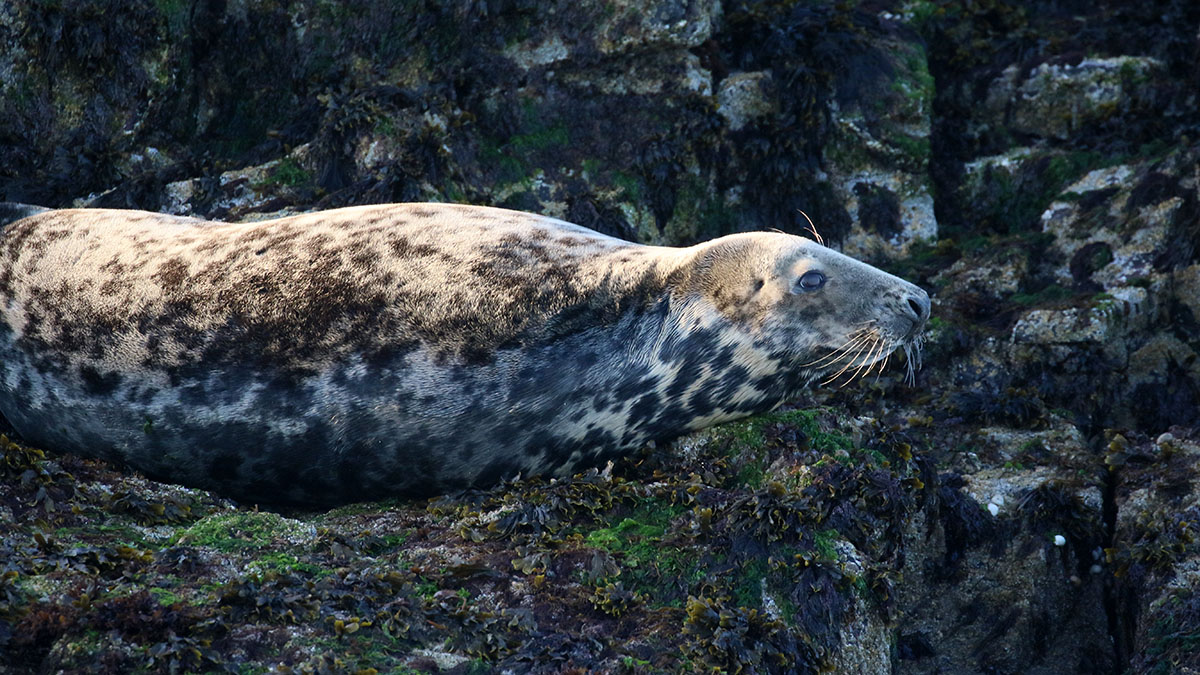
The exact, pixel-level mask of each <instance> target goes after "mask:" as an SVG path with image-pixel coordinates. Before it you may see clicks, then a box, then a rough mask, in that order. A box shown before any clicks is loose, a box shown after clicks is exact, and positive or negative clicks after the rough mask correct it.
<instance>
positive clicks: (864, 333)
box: [802, 319, 925, 387]
mask: <svg viewBox="0 0 1200 675" xmlns="http://www.w3.org/2000/svg"><path fill="white" fill-rule="evenodd" d="M865 323H866V325H864V326H862V327H861V328H858V329H856V330H854V331H853V332H851V333H850V334H849V335H848V336H846V341H845V342H843V343H842V344H841V345H840V346H838V347H836V348H834V349H833V350H832V351H830V352H829V353H828V354H826V355H825V356H822V357H821V358H819V359H817V360H815V361H810V362H809V363H806V364H804V365H803V366H802V367H803V368H813V369H814V370H816V371H817V372H818V373H819V375H818V377H819V376H823V375H825V374H826V373H829V372H833V374H832V375H829V376H828V377H826V378H825V379H824V380H822V382H821V384H822V385H826V384H829V383H831V382H836V381H838V380H839V379H841V378H842V377H843V376H845V381H844V382H839V383H838V387H844V386H846V385H848V384H850V383H851V382H853V381H854V380H856V379H859V378H860V377H861V378H863V379H866V378H867V377H869V376H870V375H871V372H872V371H874V372H875V378H876V379H878V378H879V375H880V374H881V373H882V372H883V370H884V369H885V368H887V364H888V361H889V360H890V359H891V358H892V354H894V353H896V351H897V350H903V352H904V365H905V373H904V382H905V383H906V384H909V385H912V384H915V382H916V371H917V370H918V369H920V367H921V346H922V345H923V344H924V342H925V336H924V334H923V333H920V332H917V331H912V332H910V333H908V334H907V335H904V336H903V337H901V338H898V339H897V338H895V337H893V336H891V335H885V334H884V333H883V331H881V330H880V329H879V327H878V326H877V325H875V324H876V321H875V320H874V319H872V320H870V321H867V322H865Z"/></svg>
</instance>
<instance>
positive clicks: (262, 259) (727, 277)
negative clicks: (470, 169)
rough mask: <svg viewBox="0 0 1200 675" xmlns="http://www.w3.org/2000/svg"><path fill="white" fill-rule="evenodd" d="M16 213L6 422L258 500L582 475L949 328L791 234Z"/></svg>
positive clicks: (8, 296)
mask: <svg viewBox="0 0 1200 675" xmlns="http://www.w3.org/2000/svg"><path fill="white" fill-rule="evenodd" d="M0 215H2V214H0ZM16 215H17V216H21V215H25V216H27V217H21V218H20V219H18V220H15V221H14V222H10V223H9V224H8V225H6V226H4V229H3V232H2V233H0V412H2V413H3V414H4V416H5V417H6V418H7V419H8V420H9V422H10V423H11V424H12V425H13V426H14V428H15V429H16V430H17V431H18V432H19V433H20V434H21V435H22V436H23V437H24V438H25V439H26V440H28V441H29V442H31V443H34V444H38V445H41V446H43V447H46V448H49V449H56V450H62V451H68V452H73V453H78V454H82V455H88V456H98V457H102V458H106V459H109V460H117V461H121V462H124V463H127V464H129V465H131V466H133V467H135V468H137V469H139V470H141V471H143V472H145V473H146V474H148V475H150V476H152V477H155V478H160V479H165V480H170V481H173V482H179V483H184V484H188V485H193V486H197V487H203V488H208V489H213V490H216V491H219V492H223V493H225V494H229V495H231V496H234V497H237V498H241V499H244V500H247V501H255V502H267V503H272V502H274V503H279V502H291V503H300V504H312V505H321V504H334V503H341V502H346V501H355V500H362V499H368V498H376V497H383V496H389V495H403V496H424V495H431V494H437V493H441V492H444V491H449V490H454V489H460V488H464V487H469V486H483V485H488V484H491V483H494V482H497V481H498V480H500V479H503V478H507V477H512V476H516V475H532V474H544V473H550V474H559V475H561V474H564V473H569V472H571V471H574V470H577V469H578V468H579V467H581V466H583V465H586V464H588V463H596V462H599V461H601V460H602V459H603V458H604V457H605V456H607V455H611V454H612V453H618V452H622V451H627V450H629V449H631V448H635V447H637V446H640V445H643V444H644V443H646V442H647V441H650V440H656V439H666V438H670V437H673V436H677V435H679V434H681V433H684V432H687V431H690V430H694V429H699V428H703V427H705V426H708V425H711V424H714V423H718V422H721V421H725V420H730V419H735V418H738V417H743V416H746V415H750V414H753V413H755V412H760V411H764V410H768V409H770V408H772V407H774V406H776V405H778V404H779V403H780V402H782V401H784V400H786V399H788V398H789V397H792V396H794V395H795V394H796V393H797V391H798V389H799V388H800V387H801V386H803V385H804V384H805V383H807V382H808V381H809V380H811V379H812V378H814V377H816V376H818V375H820V374H822V373H830V372H835V371H837V370H838V369H842V371H843V372H845V370H846V369H861V368H863V367H869V366H870V365H871V364H874V363H877V362H879V361H881V360H882V359H884V358H885V357H886V356H887V355H888V354H889V353H891V352H892V351H893V350H895V349H896V348H898V347H904V346H906V345H909V344H911V343H912V341H913V340H914V339H915V337H916V336H917V335H918V334H919V331H920V329H921V327H922V326H923V324H924V322H925V320H926V318H927V317H928V313H929V300H928V296H927V295H926V294H925V293H924V292H923V291H921V290H920V289H919V288H917V287H915V286H913V285H911V284H909V283H907V282H905V281H903V280H901V279H898V278H896V277H893V276H891V275H888V274H886V273H884V272H882V271H880V270H877V269H875V268H873V267H870V266H868V265H865V264H863V263H860V262H857V261H855V260H852V259H850V258H847V257H845V256H842V255H840V254H838V253H836V252H834V251H832V250H830V249H827V248H824V247H822V246H820V245H818V244H816V243H815V242H812V241H809V240H807V239H803V238H800V237H794V236H790V235H785V234H777V233H747V234H738V235H731V236H728V237H724V238H721V239H716V240H713V241H710V242H706V243H703V244H699V245H697V246H693V247H689V248H665V247H651V246H642V245H638V244H633V243H629V242H625V241H621V240H619V239H615V238H612V237H608V236H604V235H601V234H598V233H596V232H593V231H591V230H588V229H586V228H583V227H580V226H577V225H572V224H570V223H565V222H562V221H558V220H555V219H552V218H547V217H543V216H536V215H530V214H526V213H519V212H513V211H506V210H501V209H493V208H487V207H474V206H463V205H448V204H396V205H380V206H363V207H352V208H346V209H338V210H334V211H326V212H320V213H313V214H308V215H301V216H294V217H289V218H282V219H277V220H272V221H264V222H254V223H212V222H205V221H201V220H196V219H190V218H181V217H174V216H166V215H160V214H155V213H147V212H140V211H119V210H102V209H68V210H57V211H42V212H35V211H32V210H31V211H28V212H19V213H16ZM14 217H16V216H14ZM814 272H815V273H816V276H814V274H812V273H814ZM801 279H804V280H805V281H804V283H801ZM817 282H820V283H819V284H818V283H817Z"/></svg>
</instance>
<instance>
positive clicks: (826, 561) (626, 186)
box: [0, 0, 1200, 673]
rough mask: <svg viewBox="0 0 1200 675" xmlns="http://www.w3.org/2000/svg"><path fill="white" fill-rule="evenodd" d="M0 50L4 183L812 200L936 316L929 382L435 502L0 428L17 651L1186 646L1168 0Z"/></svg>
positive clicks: (649, 654) (1012, 665)
mask: <svg viewBox="0 0 1200 675" xmlns="http://www.w3.org/2000/svg"><path fill="white" fill-rule="evenodd" d="M0 44H3V45H4V48H3V49H2V50H0V199H3V200H13V201H26V202H31V203H38V204H42V205H46V206H69V205H90V206H108V207H130V208H144V209H150V210H159V211H164V212H171V213H188V214H197V215H203V216H207V217H211V218H220V219H252V218H264V217H269V216H271V215H275V214H280V213H293V212H299V211H308V210H314V209H321V208H329V207H335V206H342V205H348V204H359V203H369V202H389V201H421V200H437V201H458V202H469V203H479V204H492V205H500V206H506V207H510V208H518V209H524V210H530V211H537V212H541V213H546V214H550V215H554V216H558V217H561V218H565V219H567V220H571V221H574V222H577V223H580V224H583V225H586V226H589V227H592V228H595V229H597V230H600V231H603V232H607V233H610V234H615V235H618V236H622V237H625V238H629V239H637V240H639V241H644V242H651V243H667V244H689V243H692V242H695V241H698V240H702V239H706V238H710V237H713V236H717V235H720V234H724V233H728V232H733V231H742V230H754V229H765V228H777V229H780V230H783V231H786V232H793V233H797V234H804V233H805V232H806V231H807V230H808V229H809V223H808V220H807V218H806V217H805V214H807V216H809V217H811V218H812V219H813V221H814V222H815V225H816V228H817V230H818V231H819V232H820V233H821V234H822V235H823V236H824V237H825V239H826V240H827V241H828V242H829V243H831V244H832V245H834V246H837V247H840V248H842V249H843V250H845V251H846V252H848V253H852V254H854V255H856V256H859V257H862V258H865V259H867V260H869V261H871V262H874V263H876V264H878V265H880V266H883V267H885V268H887V269H889V270H891V271H894V272H896V273H898V274H901V275H903V276H906V277H907V278H909V279H911V280H913V281H915V282H918V283H920V284H922V285H923V286H924V287H926V288H927V289H928V290H930V291H931V293H932V295H933V297H934V303H935V304H934V317H935V318H934V320H933V323H932V327H931V330H930V335H929V336H928V340H927V347H926V350H925V367H924V369H923V370H921V371H920V372H919V374H918V378H917V382H916V385H915V386H908V385H905V384H903V383H902V382H901V381H900V380H901V378H900V377H899V373H898V372H890V373H885V374H883V375H881V376H880V377H879V378H878V379H875V380H873V381H866V382H858V383H855V384H852V385H849V386H846V387H843V388H836V387H834V388H829V389H820V388H817V389H814V391H813V392H812V393H811V395H810V397H809V398H808V399H807V400H804V401H799V402H797V403H796V406H795V407H796V409H789V410H785V411H783V412H781V413H776V414H773V415H771V416H768V417H765V418H759V419H755V420H750V421H747V422H743V423H736V424H732V425H726V426H724V427H720V428H718V429H715V430H711V431H709V432H706V433H703V434H699V435H696V436H694V437H689V438H685V439H681V440H680V441H678V442H677V443H675V444H673V446H672V447H670V448H666V449H664V448H658V449H652V450H649V451H647V453H646V454H645V455H643V456H639V457H637V458H634V459H632V460H630V461H628V462H623V463H621V464H619V465H618V466H615V467H611V468H610V469H606V470H603V471H597V472H592V473H588V474H584V475H581V476H579V477H577V478H576V479H574V480H572V481H560V482H557V483H545V482H541V481H537V480H531V481H524V482H520V483H516V484H510V485H505V486H501V487H500V488H497V489H495V490H492V491H488V492H485V493H471V494H465V495H453V496H449V497H446V498H444V499H440V500H436V501H433V502H430V503H417V504H413V503H387V504H378V503H376V504H367V505H362V506H360V507H353V508H346V509H339V510H336V511H332V512H328V513H285V514H276V513H268V512H260V511H258V510H255V509H254V508H252V505H237V504H232V503H230V502H227V501H223V500H221V499H219V498H216V497H213V496H211V495H207V494H205V493H200V492H196V491H191V490H184V489H182V488H177V487H173V486H166V485H158V484H153V483H150V482H147V481H145V480H143V479H140V478H138V477H136V476H133V475H130V474H128V473H122V472H116V471H114V470H113V469H112V468H110V467H105V466H102V465H100V464H98V463H95V462H84V461H81V460H78V459H75V458H70V457H61V456H54V455H50V456H46V455H43V454H41V453H40V452H39V451H36V450H32V449H28V448H25V447H24V446H21V445H19V444H14V443H11V442H4V443H2V444H0V446H2V447H0V450H2V451H3V458H4V461H3V462H0V475H3V476H4V480H3V481H2V483H0V534H2V535H3V539H2V540H0V566H2V568H3V569H2V570H0V664H10V665H7V666H5V665H0V671H2V670H3V669H4V668H6V667H7V668H9V669H11V670H12V671H13V672H22V671H25V670H29V669H34V670H38V669H41V670H45V671H51V670H58V669H62V670H67V671H93V670H95V669H96V668H108V669H124V670H128V669H134V668H143V669H150V670H179V669H197V670H198V669H204V670H219V669H233V670H238V669H240V670H244V671H254V672H258V671H264V670H267V669H270V668H276V669H277V670H281V671H284V672H325V671H339V672H340V671H345V670H358V669H362V670H366V669H370V668H375V669H378V670H381V671H383V670H400V669H409V670H410V671H430V670H438V669H441V670H445V671H451V672H491V671H496V672H504V671H508V672H562V671H571V670H572V669H579V670H581V671H582V670H588V669H592V670H601V671H622V670H624V671H627V672H643V671H645V672H658V671H666V672H674V671H701V670H706V669H709V668H714V667H715V668H721V669H725V670H730V671H734V672H738V671H741V672H809V671H816V670H817V669H820V668H832V669H833V670H835V671H836V672H847V673H850V672H902V673H926V672H928V673H935V672H938V673H976V672H978V673H1016V672H1034V673H1037V672H1041V673H1066V672H1079V673H1097V672H1113V673H1116V672H1125V671H1127V670H1128V671H1131V672H1137V673H1165V672H1187V671H1189V669H1193V670H1194V669H1197V668H1200V656H1198V653H1200V652H1198V651H1197V650H1196V649H1195V645H1196V641H1197V640H1198V639H1200V609H1198V608H1200V600H1198V598H1200V578H1198V577H1197V575H1196V573H1195V569H1196V567H1197V565H1198V564H1200V542H1198V541H1197V535H1196V534H1195V530H1196V527H1197V526H1196V523H1197V522H1200V513H1198V512H1197V510H1198V509H1200V483H1198V480H1200V473H1198V472H1197V468H1196V459H1197V457H1200V359H1198V358H1197V353H1198V351H1200V251H1198V250H1197V247H1198V246H1200V141H1197V138H1200V113H1198V112H1197V111H1198V110H1200V101H1198V100H1197V97H1198V96H1200V7H1197V6H1196V5H1195V4H1194V3H1192V2H1186V1H1184V0H1176V1H1171V0H1163V1H1158V2H1144V3H1137V4H1133V3H1125V2H1117V1H1116V0H1113V1H1111V2H1100V3H1082V2H1070V1H1066V2H1020V3H1004V2H990V1H986V0H985V1H982V2H978V1H977V2H958V1H951V0H934V1H919V2H918V1H909V2H889V1H887V0H884V1H880V2H860V3H826V2H816V3H774V2H729V1H726V2H716V1H711V2H710V1H705V0H693V1H691V2H689V1H687V0H659V1H655V2H651V3H632V2H624V1H616V2H590V1H588V2H561V3H556V2H538V1H536V0H529V1H525V0H513V1H507V2H506V1H503V0H502V1H500V2H474V1H467V0H463V1H460V2H449V3H431V2H430V3H426V2H419V1H418V2H408V3H392V2H383V1H382V0H380V1H378V2H376V1H367V2H361V3H353V4H351V3H334V2H320V1H309V2H274V1H269V0H244V1H230V2H223V1H219V0H156V1H155V2H141V3H118V4H111V3H106V2H98V1H97V2H92V1H91V0H78V1H77V2H61V3H60V2H35V1H33V0H17V1H16V2H12V3H7V4H5V5H4V6H2V7H0ZM47 450H53V449H47Z"/></svg>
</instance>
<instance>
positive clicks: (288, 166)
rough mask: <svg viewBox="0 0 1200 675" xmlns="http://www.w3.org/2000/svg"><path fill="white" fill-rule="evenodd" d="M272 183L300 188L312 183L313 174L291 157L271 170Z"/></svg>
mask: <svg viewBox="0 0 1200 675" xmlns="http://www.w3.org/2000/svg"><path fill="white" fill-rule="evenodd" d="M270 182H272V183H275V184H277V185H283V186H285V187H291V188H294V187H300V186H302V185H307V184H308V183H311V182H312V174H311V173H309V172H308V171H306V170H305V169H304V167H302V166H300V163H299V162H297V161H296V160H294V159H292V158H291V157H285V158H283V159H281V160H280V161H279V164H276V165H275V168H273V169H272V170H271V177H270Z"/></svg>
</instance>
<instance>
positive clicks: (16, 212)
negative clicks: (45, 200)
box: [0, 202, 50, 230]
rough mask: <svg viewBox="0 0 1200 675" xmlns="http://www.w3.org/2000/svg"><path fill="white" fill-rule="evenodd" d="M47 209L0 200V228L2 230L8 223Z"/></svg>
mask: <svg viewBox="0 0 1200 675" xmlns="http://www.w3.org/2000/svg"><path fill="white" fill-rule="evenodd" d="M49 210H50V209H48V208H45V207H43V206H33V205H32V204H20V203H17V202H0V230H3V229H4V227H5V226H6V225H8V224H9V223H15V222H17V221H18V220H20V219H22V218H28V217H29V216H36V215H37V214H39V213H43V212H45V211H49Z"/></svg>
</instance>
